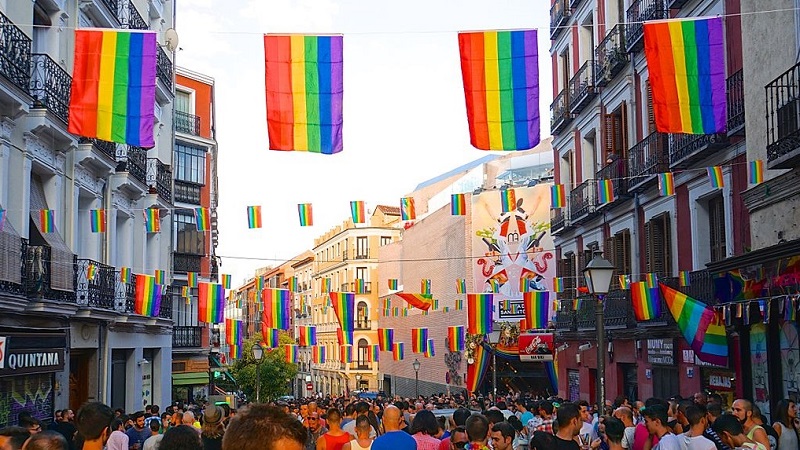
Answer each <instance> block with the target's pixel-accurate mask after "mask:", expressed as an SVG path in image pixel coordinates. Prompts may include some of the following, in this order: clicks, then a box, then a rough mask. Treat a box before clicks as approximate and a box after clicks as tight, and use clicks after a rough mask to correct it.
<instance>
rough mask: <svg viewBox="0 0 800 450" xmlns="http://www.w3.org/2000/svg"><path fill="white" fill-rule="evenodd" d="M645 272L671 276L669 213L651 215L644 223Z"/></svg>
mask: <svg viewBox="0 0 800 450" xmlns="http://www.w3.org/2000/svg"><path fill="white" fill-rule="evenodd" d="M644 240H645V248H644V250H645V258H644V259H645V263H646V264H645V272H647V273H656V274H658V276H659V277H670V276H672V228H671V227H670V221H669V213H664V214H661V215H658V216H656V217H653V218H652V219H650V221H649V222H647V223H645V224H644Z"/></svg>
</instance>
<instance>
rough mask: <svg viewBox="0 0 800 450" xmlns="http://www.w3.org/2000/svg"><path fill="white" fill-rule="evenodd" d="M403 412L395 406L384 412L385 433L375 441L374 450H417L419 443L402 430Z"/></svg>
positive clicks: (388, 407) (387, 408)
mask: <svg viewBox="0 0 800 450" xmlns="http://www.w3.org/2000/svg"><path fill="white" fill-rule="evenodd" d="M403 422H404V420H403V412H402V411H401V410H400V409H399V408H398V407H397V406H394V405H389V406H387V407H386V408H385V409H384V410H383V429H384V433H383V434H382V435H381V436H379V437H378V438H376V439H375V442H373V444H372V450H416V448H417V441H415V440H414V438H412V437H411V436H410V435H409V434H408V433H406V432H405V431H403V430H402V429H401V425H402V424H403Z"/></svg>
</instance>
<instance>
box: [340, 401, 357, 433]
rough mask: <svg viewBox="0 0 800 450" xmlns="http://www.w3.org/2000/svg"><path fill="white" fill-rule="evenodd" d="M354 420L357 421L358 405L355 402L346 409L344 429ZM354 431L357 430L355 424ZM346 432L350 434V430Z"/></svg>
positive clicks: (343, 420) (343, 421) (343, 418)
mask: <svg viewBox="0 0 800 450" xmlns="http://www.w3.org/2000/svg"><path fill="white" fill-rule="evenodd" d="M354 420H356V404H355V403H354V402H350V403H348V404H347V405H346V406H345V407H344V416H342V429H343V430H345V427H346V426H347V424H348V423H350V422H352V421H354ZM353 430H355V424H353ZM345 431H347V432H348V433H350V431H349V430H345ZM354 433H355V431H354Z"/></svg>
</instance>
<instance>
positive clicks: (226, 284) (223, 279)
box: [219, 273, 231, 289]
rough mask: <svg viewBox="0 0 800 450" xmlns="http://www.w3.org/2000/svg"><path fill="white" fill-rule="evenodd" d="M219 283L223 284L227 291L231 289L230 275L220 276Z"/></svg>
mask: <svg viewBox="0 0 800 450" xmlns="http://www.w3.org/2000/svg"><path fill="white" fill-rule="evenodd" d="M219 281H220V283H221V284H222V287H224V288H225V289H230V288H231V276H230V275H229V274H225V273H223V274H221V275H220V276H219Z"/></svg>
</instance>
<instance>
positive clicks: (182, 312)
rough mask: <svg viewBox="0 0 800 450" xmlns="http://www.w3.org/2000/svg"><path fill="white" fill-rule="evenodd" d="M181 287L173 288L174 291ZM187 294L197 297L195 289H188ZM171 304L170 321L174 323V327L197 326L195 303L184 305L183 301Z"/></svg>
mask: <svg viewBox="0 0 800 450" xmlns="http://www.w3.org/2000/svg"><path fill="white" fill-rule="evenodd" d="M180 287H181V286H177V285H176V286H173V292H174V290H177V289H180ZM189 294H190V295H191V296H192V297H195V296H197V288H189ZM168 301H171V302H172V320H174V321H175V326H178V327H196V326H198V325H199V323H198V321H197V302H189V303H186V302H185V301H183V299H178V301H173V299H169V300H168Z"/></svg>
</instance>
